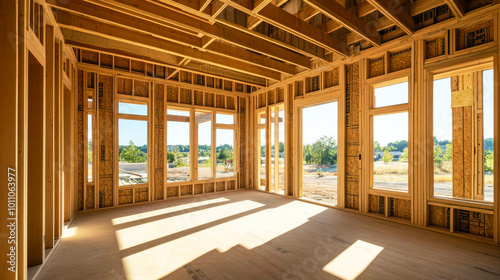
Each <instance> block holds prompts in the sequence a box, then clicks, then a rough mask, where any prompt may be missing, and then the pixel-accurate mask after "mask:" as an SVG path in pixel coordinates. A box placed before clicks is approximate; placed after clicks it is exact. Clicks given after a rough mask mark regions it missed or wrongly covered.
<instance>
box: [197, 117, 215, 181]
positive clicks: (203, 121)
mask: <svg viewBox="0 0 500 280" xmlns="http://www.w3.org/2000/svg"><path fill="white" fill-rule="evenodd" d="M195 124H196V127H197V129H196V132H197V133H198V179H199V180H204V179H212V178H213V175H212V170H213V169H212V113H210V112H196V116H195Z"/></svg>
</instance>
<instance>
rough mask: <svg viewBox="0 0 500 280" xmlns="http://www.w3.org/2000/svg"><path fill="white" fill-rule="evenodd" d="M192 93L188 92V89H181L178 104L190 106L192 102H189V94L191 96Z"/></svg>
mask: <svg viewBox="0 0 500 280" xmlns="http://www.w3.org/2000/svg"><path fill="white" fill-rule="evenodd" d="M192 92H193V91H192V90H190V89H185V88H181V92H180V103H182V104H188V105H191V103H192V101H191V94H192Z"/></svg>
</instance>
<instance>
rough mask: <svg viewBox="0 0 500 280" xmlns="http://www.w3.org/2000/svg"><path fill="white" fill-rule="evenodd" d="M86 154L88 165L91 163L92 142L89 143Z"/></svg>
mask: <svg viewBox="0 0 500 280" xmlns="http://www.w3.org/2000/svg"><path fill="white" fill-rule="evenodd" d="M87 153H88V159H89V163H92V141H89V145H88V152H87Z"/></svg>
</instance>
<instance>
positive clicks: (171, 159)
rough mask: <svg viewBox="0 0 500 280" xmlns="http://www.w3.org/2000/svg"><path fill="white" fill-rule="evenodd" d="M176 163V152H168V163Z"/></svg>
mask: <svg viewBox="0 0 500 280" xmlns="http://www.w3.org/2000/svg"><path fill="white" fill-rule="evenodd" d="M174 161H175V154H174V152H167V162H168V163H173V162H174Z"/></svg>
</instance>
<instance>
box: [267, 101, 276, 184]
mask: <svg viewBox="0 0 500 280" xmlns="http://www.w3.org/2000/svg"><path fill="white" fill-rule="evenodd" d="M275 116H276V114H275V113H274V109H272V111H271V120H270V123H271V135H270V136H271V159H270V160H271V172H270V174H269V177H270V178H269V191H270V192H274V179H275V178H274V177H275V170H274V159H275V157H274V146H275V142H274V141H275V138H274V136H275V130H276V129H275V127H276V125H275Z"/></svg>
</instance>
